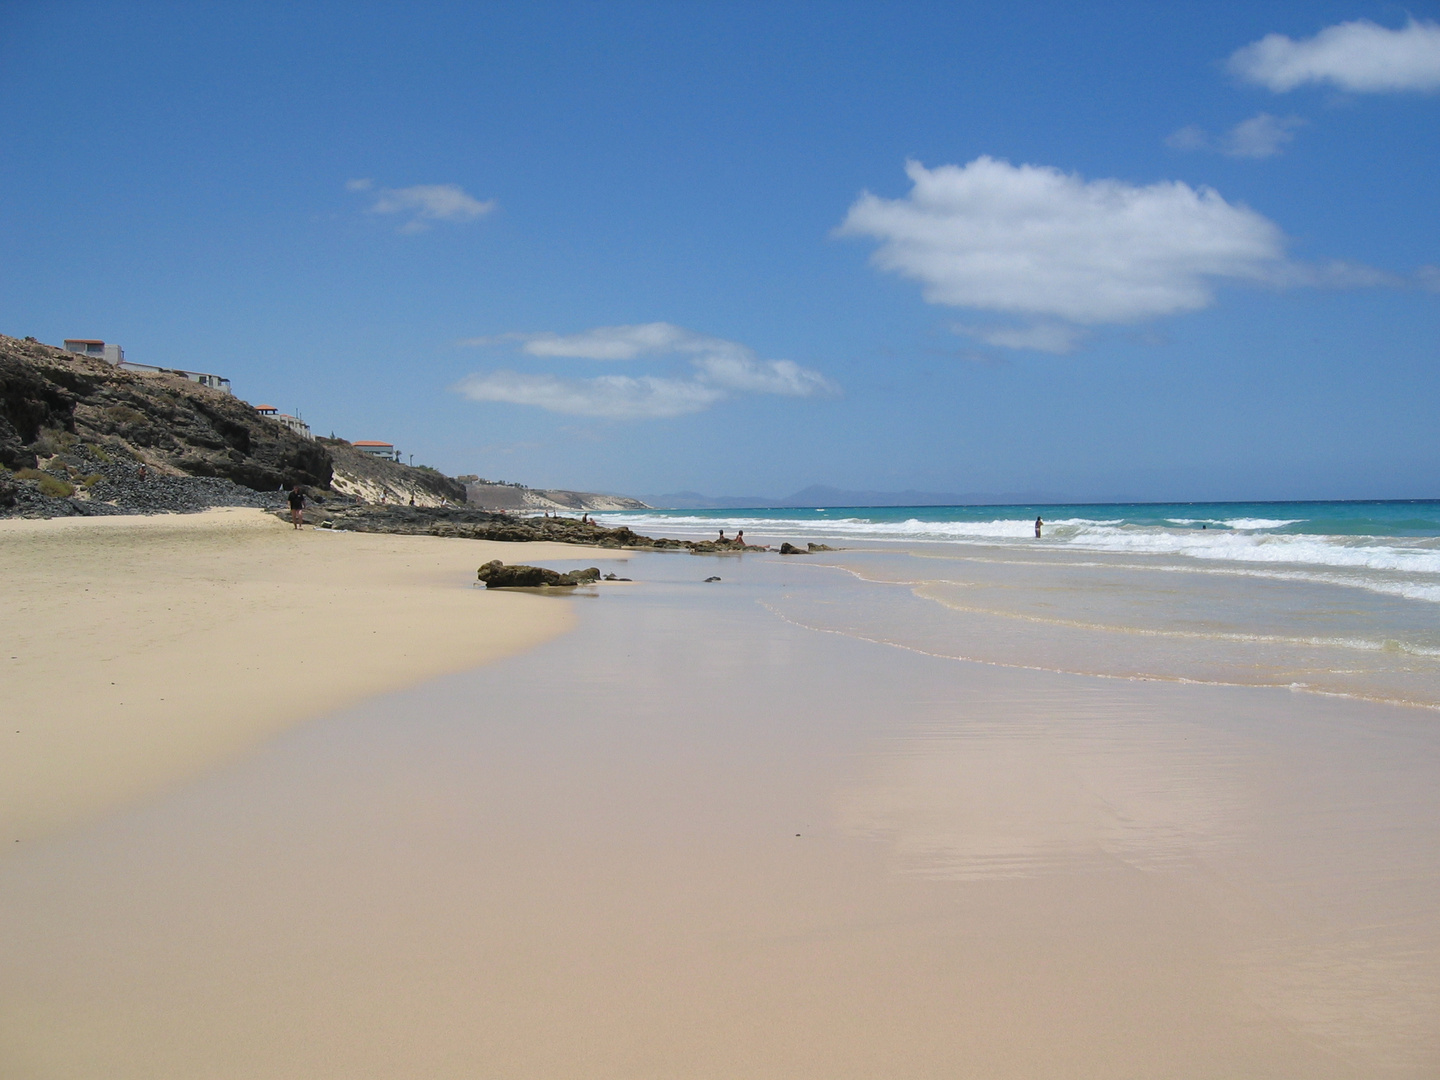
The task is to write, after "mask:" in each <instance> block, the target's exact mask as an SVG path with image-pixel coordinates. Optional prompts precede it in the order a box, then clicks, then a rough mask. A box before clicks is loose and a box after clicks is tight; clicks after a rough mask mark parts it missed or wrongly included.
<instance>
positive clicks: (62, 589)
mask: <svg viewBox="0 0 1440 1080" xmlns="http://www.w3.org/2000/svg"><path fill="white" fill-rule="evenodd" d="M519 547H523V548H524V550H525V553H526V556H527V557H530V558H537V559H538V558H547V557H548V558H559V559H561V560H562V563H561V565H565V566H569V565H570V563H573V564H574V565H576V566H581V565H590V564H591V563H594V562H596V561H598V560H604V559H607V558H609V559H613V558H614V556H615V554H616V553H615V552H608V553H607V552H600V551H592V550H589V549H577V548H568V547H563V546H560V545H545V544H534V545H515V544H488V543H482V542H475V541H466V540H446V539H439V538H434V537H417V536H381V535H369V534H355V533H333V532H328V531H326V530H313V529H308V528H307V529H305V530H303V531H300V532H296V531H295V530H294V529H292V528H291V527H290V526H289V525H287V524H285V523H284V522H281V521H279V520H277V519H276V518H275V517H273V516H271V515H268V514H266V513H264V512H262V511H259V510H249V509H234V510H213V511H210V512H207V513H203V514H190V515H163V516H156V517H118V518H103V517H95V518H68V519H67V518H60V519H52V520H45V521H26V520H10V521H0V560H3V562H4V565H5V566H6V567H7V573H6V574H5V575H4V577H3V579H0V600H3V606H4V609H5V611H6V612H7V619H8V621H9V623H10V633H9V635H8V639H7V642H6V648H5V650H4V655H3V657H0V662H3V663H4V664H5V665H6V666H5V677H4V679H3V680H0V713H3V715H4V716H5V717H6V718H7V719H12V718H13V719H14V720H15V723H13V724H10V725H8V727H9V730H7V731H5V740H6V742H5V747H6V750H5V753H3V754H0V836H3V838H4V842H5V845H6V846H7V847H13V846H14V844H15V841H20V842H22V843H24V842H28V841H31V840H34V839H36V838H38V837H41V836H45V835H48V834H51V833H53V832H55V831H57V830H62V829H64V828H66V827H69V826H73V825H75V824H77V823H80V822H83V821H86V820H89V819H91V818H94V817H95V816H97V815H100V814H103V813H105V812H106V811H108V810H111V809H113V808H115V807H117V806H120V805H123V804H125V803H126V802H129V801H133V800H136V799H141V798H144V797H147V796H149V795H151V794H153V793H155V792H157V791H160V790H163V789H165V788H166V787H167V786H169V785H173V784H174V783H176V782H178V781H181V780H183V779H185V778H187V777H193V776H196V775H199V774H201V773H203V772H204V771H205V770H207V769H210V768H213V767H215V766H216V765H217V764H220V763H221V762H224V761H226V760H228V759H231V758H233V757H234V756H235V755H237V754H241V753H244V752H245V751H247V750H249V749H251V748H253V747H254V746H256V745H258V744H259V743H260V742H261V741H263V740H264V739H266V738H267V737H269V736H271V735H273V734H274V733H276V732H278V731H281V730H283V729H284V728H285V727H287V726H289V725H291V724H294V723H297V722H299V721H301V720H304V719H307V718H309V717H313V716H317V715H320V714H321V713H324V712H326V711H327V710H330V709H334V708H338V707H340V706H343V705H347V704H350V703H353V702H358V701H362V700H364V699H365V698H367V697H370V696H371V695H374V694H378V693H384V692H386V691H390V690H395V689H398V688H400V687H404V686H411V685H414V684H416V683H419V682H422V681H424V680H426V679H429V678H433V677H435V676H437V675H442V674H445V673H447V672H453V671H460V670H464V669H466V668H470V667H473V666H475V665H477V664H481V663H485V662H487V661H490V660H494V659H496V658H499V657H502V656H507V655H510V654H512V653H514V652H517V651H520V650H523V649H526V648H530V647H532V646H533V645H535V644H537V643H539V642H541V641H544V640H546V639H548V638H550V637H553V636H554V635H556V634H559V633H563V632H564V631H565V630H566V629H567V628H568V627H569V626H570V625H571V620H572V615H571V610H570V608H568V607H567V606H565V605H563V604H549V605H547V604H543V603H535V602H533V600H532V599H531V598H525V597H518V596H515V595H514V594H505V593H494V592H492V593H488V594H487V593H486V592H485V591H484V590H476V589H474V588H471V583H472V582H473V580H474V576H475V568H476V567H477V566H479V565H480V564H481V563H483V562H485V561H487V560H489V559H492V558H500V559H504V560H506V561H510V562H515V561H517V558H516V556H515V554H514V552H515V550H516V549H517V548H519ZM564 560H569V562H565V561H564ZM602 565H603V563H602Z"/></svg>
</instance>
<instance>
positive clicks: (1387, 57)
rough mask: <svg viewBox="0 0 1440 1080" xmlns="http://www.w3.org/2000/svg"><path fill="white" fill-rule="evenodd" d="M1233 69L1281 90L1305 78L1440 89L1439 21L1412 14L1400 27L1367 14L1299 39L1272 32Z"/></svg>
mask: <svg viewBox="0 0 1440 1080" xmlns="http://www.w3.org/2000/svg"><path fill="white" fill-rule="evenodd" d="M1229 66H1230V70H1231V72H1233V73H1234V74H1235V75H1237V76H1239V77H1240V78H1242V79H1244V80H1245V81H1246V82H1252V83H1257V84H1259V85H1261V86H1268V87H1269V88H1270V89H1271V90H1274V91H1275V92H1276V93H1284V92H1285V91H1287V90H1293V89H1295V87H1297V86H1301V85H1303V84H1304V83H1331V84H1333V85H1335V86H1338V87H1340V88H1341V89H1342V90H1354V91H1357V92H1361V93H1377V92H1382V91H1386V90H1435V89H1437V88H1440V24H1437V23H1433V22H1417V21H1416V20H1414V19H1411V20H1410V21H1409V22H1407V23H1406V24H1405V26H1404V27H1403V28H1401V29H1399V30H1390V29H1387V28H1386V27H1383V26H1378V25H1376V24H1375V23H1373V22H1370V21H1369V20H1366V19H1359V20H1357V21H1355V22H1347V23H1340V24H1339V25H1336V26H1327V27H1326V28H1325V29H1324V30H1321V31H1320V32H1319V33H1318V34H1316V35H1315V36H1314V37H1311V38H1305V39H1304V40H1303V41H1296V40H1294V39H1293V38H1289V37H1286V36H1285V35H1284V34H1267V35H1266V36H1265V37H1263V38H1261V39H1260V40H1259V41H1254V42H1251V43H1250V44H1249V45H1246V46H1245V47H1244V48H1241V49H1237V50H1236V51H1235V53H1234V54H1233V55H1232V56H1231V57H1230V63H1229Z"/></svg>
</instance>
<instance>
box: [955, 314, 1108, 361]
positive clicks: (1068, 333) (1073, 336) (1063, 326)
mask: <svg viewBox="0 0 1440 1080" xmlns="http://www.w3.org/2000/svg"><path fill="white" fill-rule="evenodd" d="M951 329H953V330H954V331H955V332H956V333H957V334H964V335H965V336H966V337H972V338H974V339H975V340H977V341H983V342H984V343H985V344H986V345H996V346H998V347H1000V348H1002V349H1029V350H1032V351H1034V352H1045V353H1053V354H1054V355H1056V356H1064V355H1066V354H1067V353H1072V352H1074V351H1075V350H1076V348H1078V347H1079V345H1080V343H1081V342H1082V341H1083V340H1084V339H1085V338H1086V336H1087V332H1086V331H1085V330H1082V329H1081V328H1080V327H1078V326H1071V325H1069V324H1067V323H1053V322H1040V323H1033V324H1031V325H1030V326H965V325H964V324H961V323H957V324H956V325H955V326H953V327H951Z"/></svg>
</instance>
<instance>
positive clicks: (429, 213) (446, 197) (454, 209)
mask: <svg viewBox="0 0 1440 1080" xmlns="http://www.w3.org/2000/svg"><path fill="white" fill-rule="evenodd" d="M345 188H346V190H347V191H357V192H359V191H371V190H374V188H375V183H374V181H373V180H368V179H361V180H347V181H346V182H345ZM497 205H498V204H497V203H496V201H495V200H494V199H485V200H483V201H482V200H480V199H477V198H475V197H474V196H472V195H470V194H468V193H467V192H466V191H465V190H464V189H463V188H461V187H460V186H459V185H458V184H416V185H414V186H413V187H404V188H380V189H379V190H378V191H376V192H375V201H374V203H372V204H371V206H370V209H369V213H372V214H405V215H409V220H408V221H406V222H405V223H404V224H403V225H401V226H400V232H402V233H417V232H424V231H425V230H427V229H429V228H430V227H431V226H432V225H433V224H434V223H435V222H437V221H452V222H463V221H474V220H475V219H476V218H480V217H484V216H485V215H486V214H488V213H490V212H491V211H493V210H494V209H495V207H496V206H497Z"/></svg>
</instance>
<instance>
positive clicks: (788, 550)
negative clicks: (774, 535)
mask: <svg viewBox="0 0 1440 1080" xmlns="http://www.w3.org/2000/svg"><path fill="white" fill-rule="evenodd" d="M780 554H781V555H809V554H810V552H809V551H808V550H806V549H805V548H801V547H796V546H795V545H794V544H791V543H789V542H788V541H787V542H786V543H783V544H781V545H780Z"/></svg>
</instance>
